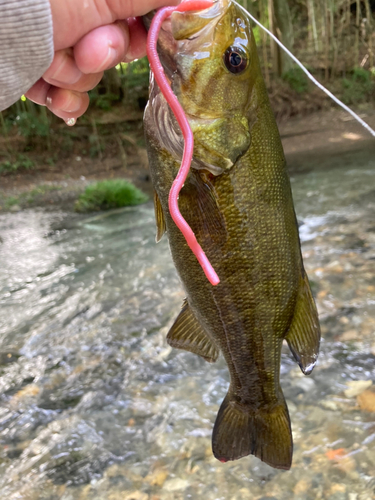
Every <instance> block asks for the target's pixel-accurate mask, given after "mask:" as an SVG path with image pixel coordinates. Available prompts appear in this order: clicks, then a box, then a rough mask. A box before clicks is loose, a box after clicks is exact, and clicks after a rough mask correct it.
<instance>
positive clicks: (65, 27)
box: [50, 0, 179, 50]
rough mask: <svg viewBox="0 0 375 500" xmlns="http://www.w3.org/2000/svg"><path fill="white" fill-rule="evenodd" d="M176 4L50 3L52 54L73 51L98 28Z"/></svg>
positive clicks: (167, 0) (173, 0)
mask: <svg viewBox="0 0 375 500" xmlns="http://www.w3.org/2000/svg"><path fill="white" fill-rule="evenodd" d="M178 3H179V0H126V1H124V0H95V1H93V0H91V1H90V0H88V1H87V2H86V1H85V2H83V1H79V2H77V0H66V1H65V2H61V1H60V0H50V5H51V13H52V21H53V32H54V47H55V50H60V49H64V48H66V47H73V46H74V45H75V44H76V43H77V42H78V41H79V40H80V39H81V38H82V37H83V36H84V35H86V34H87V33H89V32H90V31H92V30H93V29H95V28H98V27H99V26H104V25H108V24H111V23H113V22H114V21H117V20H121V19H127V18H129V17H136V16H143V15H145V14H147V13H148V12H150V11H151V10H154V9H158V8H159V7H162V6H164V5H177V4H178Z"/></svg>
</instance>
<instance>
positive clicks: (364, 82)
mask: <svg viewBox="0 0 375 500" xmlns="http://www.w3.org/2000/svg"><path fill="white" fill-rule="evenodd" d="M342 87H343V95H342V100H343V101H344V102H345V103H346V104H358V103H360V102H363V101H364V100H367V99H371V97H375V77H374V75H373V74H372V73H371V72H370V71H367V70H365V69H363V68H355V69H354V70H353V73H352V74H351V75H350V76H349V77H347V78H343V79H342Z"/></svg>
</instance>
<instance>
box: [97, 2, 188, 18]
mask: <svg viewBox="0 0 375 500" xmlns="http://www.w3.org/2000/svg"><path fill="white" fill-rule="evenodd" d="M106 3H107V5H108V6H109V8H110V9H111V12H113V13H114V14H115V15H116V16H118V17H117V18H118V19H127V18H129V17H138V16H144V15H145V14H147V13H148V12H150V11H151V10H154V9H158V8H160V7H163V6H166V5H178V4H179V3H180V0H151V1H150V0H128V1H127V2H123V1H121V0H106Z"/></svg>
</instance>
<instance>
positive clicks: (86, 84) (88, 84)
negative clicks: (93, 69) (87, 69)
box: [43, 70, 103, 92]
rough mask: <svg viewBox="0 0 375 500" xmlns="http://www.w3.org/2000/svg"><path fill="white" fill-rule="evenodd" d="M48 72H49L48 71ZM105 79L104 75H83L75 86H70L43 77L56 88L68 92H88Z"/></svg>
mask: <svg viewBox="0 0 375 500" xmlns="http://www.w3.org/2000/svg"><path fill="white" fill-rule="evenodd" d="M47 71H48V70H47ZM102 77H103V73H95V74H90V75H84V74H83V73H82V76H81V78H80V79H79V80H78V81H77V82H76V83H74V84H68V83H64V82H60V81H58V80H54V79H52V78H48V75H43V78H44V79H45V80H46V81H47V82H48V83H50V84H51V85H53V86H54V87H60V88H63V89H67V90H75V91H76V92H88V91H89V90H92V89H93V88H94V87H96V86H97V85H98V83H99V82H100V80H101V79H102Z"/></svg>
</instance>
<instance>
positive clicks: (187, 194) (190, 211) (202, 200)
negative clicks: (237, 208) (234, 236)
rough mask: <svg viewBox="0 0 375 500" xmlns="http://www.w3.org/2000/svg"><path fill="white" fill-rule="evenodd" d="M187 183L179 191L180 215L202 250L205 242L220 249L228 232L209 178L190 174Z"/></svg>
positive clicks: (201, 174) (194, 173) (193, 173)
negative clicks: (211, 243) (184, 219)
mask: <svg viewBox="0 0 375 500" xmlns="http://www.w3.org/2000/svg"><path fill="white" fill-rule="evenodd" d="M189 181H190V182H188V183H185V186H184V187H183V188H182V190H181V196H180V200H179V206H180V209H181V213H182V214H183V216H184V217H185V218H186V221H187V222H188V224H189V225H190V227H191V229H192V230H193V231H194V233H195V235H196V237H197V239H198V241H199V242H200V244H201V245H202V246H203V248H204V247H205V245H206V244H207V243H206V242H207V241H209V242H214V244H215V246H217V247H220V246H221V245H223V244H225V242H226V240H227V237H228V231H227V229H226V226H225V221H224V218H223V214H222V213H221V211H220V208H219V206H218V203H217V198H216V193H215V189H214V187H213V185H212V184H211V182H210V180H209V177H208V176H207V175H205V174H204V173H202V172H201V173H199V172H194V171H193V172H191V175H190V179H189Z"/></svg>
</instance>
